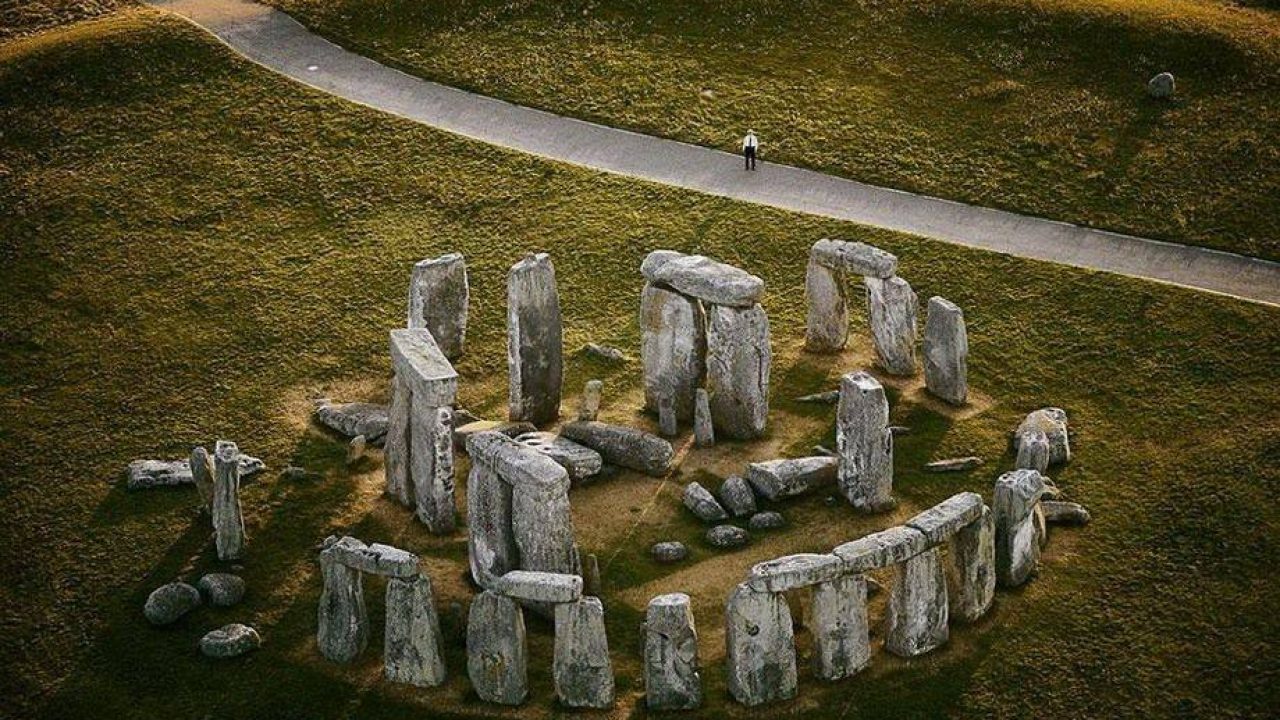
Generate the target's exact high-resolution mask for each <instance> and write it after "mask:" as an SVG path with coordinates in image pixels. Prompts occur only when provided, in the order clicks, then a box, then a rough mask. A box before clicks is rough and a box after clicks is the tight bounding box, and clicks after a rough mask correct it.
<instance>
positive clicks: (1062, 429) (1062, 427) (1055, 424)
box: [1013, 407, 1071, 465]
mask: <svg viewBox="0 0 1280 720" xmlns="http://www.w3.org/2000/svg"><path fill="white" fill-rule="evenodd" d="M1037 431H1039V432H1042V433H1044V435H1045V438H1046V439H1047V440H1048V441H1049V464H1050V465H1060V464H1062V463H1065V462H1068V461H1070V460H1071V440H1070V436H1069V433H1068V431H1067V411H1066V410H1063V409H1062V408H1056V407H1047V408H1040V409H1039V410H1036V411H1034V412H1031V413H1028V414H1027V417H1026V418H1025V419H1023V421H1022V422H1021V423H1020V424H1019V425H1018V429H1017V430H1015V431H1014V433H1013V443H1014V449H1015V450H1020V449H1021V448H1022V441H1023V439H1024V438H1035V437H1037V435H1036V432H1037Z"/></svg>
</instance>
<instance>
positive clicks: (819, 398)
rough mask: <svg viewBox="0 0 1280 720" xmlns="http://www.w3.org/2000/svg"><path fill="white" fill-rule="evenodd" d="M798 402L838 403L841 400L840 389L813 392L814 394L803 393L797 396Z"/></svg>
mask: <svg viewBox="0 0 1280 720" xmlns="http://www.w3.org/2000/svg"><path fill="white" fill-rule="evenodd" d="M796 402H801V403H820V404H822V405H835V404H836V403H838V402H840V391H839V390H827V391H824V392H820V393H813V394H812V395H801V396H800V397H798V398H796Z"/></svg>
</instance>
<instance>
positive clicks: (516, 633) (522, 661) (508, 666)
mask: <svg viewBox="0 0 1280 720" xmlns="http://www.w3.org/2000/svg"><path fill="white" fill-rule="evenodd" d="M467 675H468V677H470V678H471V687H472V688H474V689H475V691H476V694H477V695H479V696H480V699H481V700H483V701H485V702H491V703H498V704H500V705H519V704H520V703H522V702H524V700H525V697H527V696H528V694H529V680H528V656H527V652H526V649H525V629H524V613H522V612H521V610H520V605H519V604H518V603H517V602H516V601H515V600H512V599H511V598H506V597H503V596H501V595H498V594H497V593H494V592H491V591H488V590H486V591H484V592H482V593H480V594H479V595H477V596H476V597H475V599H474V600H472V601H471V611H470V613H469V614H468V616H467Z"/></svg>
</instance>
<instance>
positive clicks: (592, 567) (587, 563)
mask: <svg viewBox="0 0 1280 720" xmlns="http://www.w3.org/2000/svg"><path fill="white" fill-rule="evenodd" d="M603 591H604V579H603V576H601V574H600V561H599V560H598V559H597V558H596V556H595V555H594V554H588V555H587V556H586V557H585V558H583V560H582V594H583V595H591V596H594V597H600V594H601V593H602V592H603Z"/></svg>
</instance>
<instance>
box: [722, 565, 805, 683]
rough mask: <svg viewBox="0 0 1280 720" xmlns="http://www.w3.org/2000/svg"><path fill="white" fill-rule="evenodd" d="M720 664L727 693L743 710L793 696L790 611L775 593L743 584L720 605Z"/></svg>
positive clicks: (794, 667)
mask: <svg viewBox="0 0 1280 720" xmlns="http://www.w3.org/2000/svg"><path fill="white" fill-rule="evenodd" d="M725 650H726V657H725V665H726V671H727V673H728V680H729V694H730V695H732V696H733V697H734V699H735V700H737V701H738V702H740V703H742V704H743V705H747V706H754V705H760V704H762V703H767V702H773V701H775V700H787V699H790V698H793V697H795V695H796V647H795V635H794V632H793V630H792V627H791V609H790V608H789V607H787V600H786V597H785V596H783V595H782V594H781V593H772V592H759V591H757V590H753V589H752V588H751V587H750V586H749V585H747V584H746V583H743V584H741V585H739V586H737V587H736V588H735V589H734V590H733V592H732V593H731V594H730V595H729V600H728V602H727V603H726V605H725Z"/></svg>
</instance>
